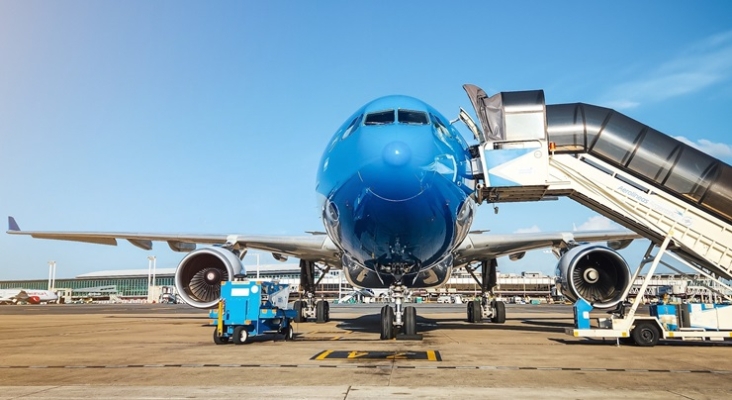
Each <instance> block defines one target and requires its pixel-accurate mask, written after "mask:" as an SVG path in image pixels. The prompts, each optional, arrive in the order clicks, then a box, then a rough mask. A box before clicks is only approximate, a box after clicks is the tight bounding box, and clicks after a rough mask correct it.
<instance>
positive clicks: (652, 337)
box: [630, 321, 661, 347]
mask: <svg viewBox="0 0 732 400" xmlns="http://www.w3.org/2000/svg"><path fill="white" fill-rule="evenodd" d="M630 336H631V337H633V341H634V342H635V344H637V345H638V346H643V347H651V346H655V345H657V344H658V340H659V339H660V338H661V332H660V331H659V330H658V326H657V325H656V324H655V323H653V322H651V321H641V322H638V323H637V324H635V328H633V331H632V332H631V333H630Z"/></svg>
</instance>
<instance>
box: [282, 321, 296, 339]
mask: <svg viewBox="0 0 732 400" xmlns="http://www.w3.org/2000/svg"><path fill="white" fill-rule="evenodd" d="M283 333H284V334H285V340H288V341H289V340H292V339H294V338H295V331H294V330H293V329H292V325H289V324H288V325H287V327H286V328H285V329H284V331H283Z"/></svg>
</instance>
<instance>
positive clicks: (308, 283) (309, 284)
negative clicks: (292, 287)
mask: <svg viewBox="0 0 732 400" xmlns="http://www.w3.org/2000/svg"><path fill="white" fill-rule="evenodd" d="M326 272H327V270H326ZM324 276H325V273H323V274H322V275H321V277H320V279H323V277H324ZM318 283H320V280H318V282H315V263H314V262H313V261H305V260H300V287H301V288H302V290H303V295H304V298H301V299H300V300H297V301H296V302H295V304H294V308H295V310H296V311H297V317H295V322H307V321H308V320H309V319H314V320H315V322H316V323H319V324H322V323H326V322H328V321H330V304H329V303H328V302H327V301H325V300H323V299H320V300H317V299H316V298H315V287H316V286H317V285H318Z"/></svg>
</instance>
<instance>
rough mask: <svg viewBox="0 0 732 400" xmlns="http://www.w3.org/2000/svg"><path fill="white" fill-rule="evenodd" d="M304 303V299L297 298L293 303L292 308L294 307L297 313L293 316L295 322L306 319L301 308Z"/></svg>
mask: <svg viewBox="0 0 732 400" xmlns="http://www.w3.org/2000/svg"><path fill="white" fill-rule="evenodd" d="M305 304H306V303H305V302H304V301H302V300H297V301H296V302H295V304H294V305H293V307H292V308H293V309H295V311H297V315H296V316H295V321H296V322H305V321H307V318H305V316H304V315H302V309H303V307H304V306H305Z"/></svg>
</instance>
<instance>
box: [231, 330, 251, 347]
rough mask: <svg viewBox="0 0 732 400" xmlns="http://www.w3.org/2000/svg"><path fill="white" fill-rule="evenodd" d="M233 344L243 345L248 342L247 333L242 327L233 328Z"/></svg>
mask: <svg viewBox="0 0 732 400" xmlns="http://www.w3.org/2000/svg"><path fill="white" fill-rule="evenodd" d="M233 339H234V344H244V343H246V342H247V340H249V332H247V330H246V329H244V327H243V326H237V327H236V328H234V336H233Z"/></svg>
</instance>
